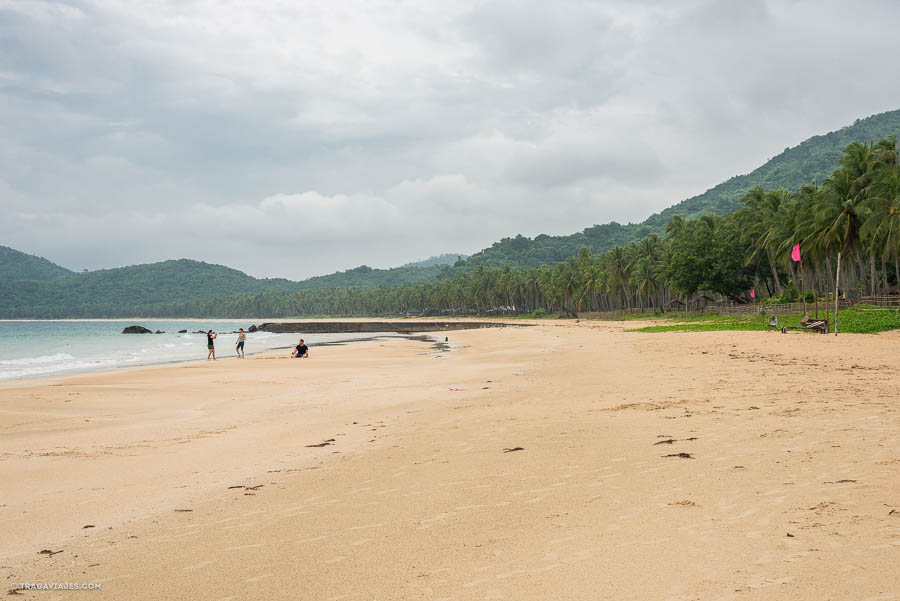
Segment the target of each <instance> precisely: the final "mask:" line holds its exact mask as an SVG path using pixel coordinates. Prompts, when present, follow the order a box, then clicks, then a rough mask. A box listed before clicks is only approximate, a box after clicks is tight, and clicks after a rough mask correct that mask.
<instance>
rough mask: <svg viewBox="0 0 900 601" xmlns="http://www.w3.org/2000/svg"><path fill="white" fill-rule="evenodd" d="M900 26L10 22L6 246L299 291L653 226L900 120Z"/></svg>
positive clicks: (155, 10) (226, 18) (757, 16)
mask: <svg viewBox="0 0 900 601" xmlns="http://www.w3.org/2000/svg"><path fill="white" fill-rule="evenodd" d="M898 22H900V5H898V3H895V2H889V1H884V2H874V1H871V2H870V1H862V2H855V3H850V2H845V1H834V2H829V1H822V0H817V1H810V2H806V1H800V0H796V1H791V0H785V1H782V2H776V1H770V2H764V1H753V0H741V1H726V0H723V1H721V2H708V1H678V2H674V1H673V2H666V1H663V0H645V1H643V2H639V1H634V0H627V1H621V2H613V1H611V2H580V1H565V0H561V1H557V2H546V1H545V0H537V1H533V2H532V1H525V0H523V1H509V2H504V1H500V2H471V1H469V0H453V1H447V2H421V1H419V0H409V1H407V0H384V1H382V0H372V1H365V2H363V1H361V0H357V1H352V2H351V1H344V0H328V1H327V2H325V1H322V2H300V1H295V0H291V1H279V0H268V1H266V2H255V1H246V2H241V1H228V0H220V1H212V0H83V1H82V0H73V1H70V2H50V1H44V0H0V244H3V245H7V246H12V247H14V248H18V249H20V250H24V251H26V252H29V253H33V254H38V255H42V256H46V257H47V258H49V259H51V260H53V261H56V262H58V263H60V264H62V265H64V266H66V267H69V268H72V269H79V270H80V269H83V268H89V269H95V268H100V267H112V266H119V265H125V264H133V263H141V262H149V261H157V260H163V259H168V258H180V257H189V258H196V259H201V260H205V261H209V262H214V263H223V264H226V265H230V266H233V267H237V268H239V269H242V270H244V271H247V272H248V273H250V274H252V275H256V276H285V277H291V278H301V277H306V276H311V275H316V274H322V273H328V272H331V271H334V270H338V269H347V268H350V267H354V266H357V265H359V264H363V263H365V264H368V265H371V266H375V267H389V266H394V265H399V264H402V263H405V262H407V261H410V260H415V259H420V258H425V257H428V256H430V255H435V254H440V253H443V252H462V253H471V252H473V251H477V250H479V249H481V248H483V247H485V246H489V245H490V244H491V243H492V242H493V241H495V240H497V239H499V238H501V237H503V236H509V235H515V234H516V233H522V234H526V235H531V236H533V235H536V234H539V233H550V234H568V233H572V232H575V231H578V230H581V229H583V228H585V227H587V226H589V225H592V224H594V223H605V222H608V221H611V220H617V221H620V222H628V221H641V220H643V219H644V218H646V217H647V216H648V215H650V214H651V213H653V212H655V211H658V210H660V209H663V208H665V207H667V206H669V205H671V204H673V203H675V202H678V201H680V200H682V199H684V198H686V197H688V196H691V195H694V194H697V193H700V192H702V191H704V190H706V189H707V188H709V187H711V186H713V185H715V184H717V183H719V182H721V181H723V180H725V179H727V178H728V177H730V176H732V175H736V174H738V173H744V172H747V171H750V170H752V169H754V168H755V167H757V166H759V165H760V164H762V163H763V162H765V161H766V160H767V159H768V158H770V157H771V156H773V155H775V154H777V153H779V152H781V150H783V149H784V148H785V147H787V146H792V145H795V144H797V143H799V142H801V141H802V140H804V139H805V138H807V137H809V136H811V135H815V134H818V133H824V132H826V131H830V130H834V129H837V128H839V127H842V126H844V125H847V124H849V123H851V122H852V121H853V120H854V119H856V118H858V117H865V116H868V115H870V114H873V113H877V112H882V111H886V110H892V109H896V108H900V78H898V77H896V62H897V56H900V52H898V51H900V36H897V35H896V26H897V24H898Z"/></svg>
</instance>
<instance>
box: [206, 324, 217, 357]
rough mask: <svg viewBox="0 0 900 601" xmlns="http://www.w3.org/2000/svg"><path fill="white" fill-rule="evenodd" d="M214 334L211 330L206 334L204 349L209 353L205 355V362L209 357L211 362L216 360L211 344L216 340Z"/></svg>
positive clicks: (214, 347)
mask: <svg viewBox="0 0 900 601" xmlns="http://www.w3.org/2000/svg"><path fill="white" fill-rule="evenodd" d="M216 336H218V334H216V333H215V332H213V331H212V330H210V331H209V332H207V333H206V348H207V349H209V352H208V353H207V354H206V360H207V361H209V359H210V357H212V360H213V361H215V360H216V345H214V344H213V340H215V339H216Z"/></svg>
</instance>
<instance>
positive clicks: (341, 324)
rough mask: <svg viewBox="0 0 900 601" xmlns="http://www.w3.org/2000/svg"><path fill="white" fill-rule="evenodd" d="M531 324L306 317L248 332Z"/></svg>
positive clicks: (437, 329) (439, 329)
mask: <svg viewBox="0 0 900 601" xmlns="http://www.w3.org/2000/svg"><path fill="white" fill-rule="evenodd" d="M527 325H528V324H511V323H503V322H494V321H418V320H410V321H304V322H288V323H263V324H260V325H259V326H250V328H249V329H248V330H247V331H248V332H257V331H259V332H274V333H277V334H355V333H366V334H371V333H376V332H397V333H400V334H412V333H415V332H442V331H445V330H477V329H480V328H504V327H506V328H509V327H522V326H527Z"/></svg>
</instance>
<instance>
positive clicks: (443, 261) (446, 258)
mask: <svg viewBox="0 0 900 601" xmlns="http://www.w3.org/2000/svg"><path fill="white" fill-rule="evenodd" d="M467 257H468V255H463V254H460V253H444V254H442V255H437V256H435V257H428V258H427V259H424V260H422V261H413V262H412V263H407V264H406V265H402V266H401V267H432V266H434V265H455V264H456V262H457V261H458V260H460V259H463V260H465V259H466V258H467Z"/></svg>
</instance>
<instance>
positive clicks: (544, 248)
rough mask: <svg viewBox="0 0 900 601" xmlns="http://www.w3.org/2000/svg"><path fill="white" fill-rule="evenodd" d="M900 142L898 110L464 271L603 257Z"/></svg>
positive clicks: (477, 259) (481, 259)
mask: <svg viewBox="0 0 900 601" xmlns="http://www.w3.org/2000/svg"><path fill="white" fill-rule="evenodd" d="M888 136H898V137H900V110H896V111H889V112H886V113H880V114H878V115H873V116H871V117H867V118H865V119H858V120H857V121H856V122H855V123H854V124H853V125H848V126H847V127H844V128H841V129H839V130H837V131H833V132H830V133H827V134H824V135H820V136H813V137H812V138H809V139H808V140H805V141H804V142H802V143H801V144H799V145H797V146H794V147H793V148H786V149H785V150H784V152H782V153H781V154H779V155H778V156H776V157H773V158H772V159H770V160H769V161H767V162H766V163H765V164H764V165H763V166H762V167H759V168H758V169H755V170H753V171H751V172H750V173H748V174H746V175H738V176H736V177H732V178H731V179H729V180H728V181H726V182H723V183H721V184H719V185H718V186H715V187H714V188H710V189H709V190H707V191H706V192H704V193H703V194H700V195H698V196H693V197H691V198H688V199H687V200H683V201H681V202H680V203H678V204H676V205H674V206H671V207H669V208H668V209H665V210H664V211H661V212H659V213H656V214H655V215H652V216H650V217H649V218H647V219H646V220H645V221H644V222H643V223H638V224H628V225H620V224H618V223H616V222H612V223H609V224H606V225H594V226H592V227H589V228H587V229H585V230H584V231H581V232H578V233H576V234H571V235H569V236H545V235H540V236H536V237H535V238H533V239H532V238H527V237H524V236H516V237H515V238H504V239H502V240H500V241H499V242H495V243H494V244H493V245H492V246H491V247H489V248H486V249H484V250H482V251H480V252H477V253H475V254H473V255H472V256H471V257H469V258H468V259H467V260H466V261H465V265H466V267H469V268H472V267H476V266H478V265H484V266H485V267H503V266H506V265H509V266H512V267H537V266H539V265H547V264H552V263H555V262H558V261H563V260H565V259H566V258H568V257H571V256H574V255H575V254H576V253H577V252H578V250H579V249H580V248H581V247H582V246H586V247H587V248H589V249H591V251H593V252H604V251H607V250H609V249H610V248H612V247H614V246H625V245H627V244H630V243H631V242H635V241H637V240H640V239H642V238H644V237H646V236H647V235H648V234H650V233H651V232H656V233H659V234H661V233H663V229H664V228H665V226H666V223H668V222H669V220H670V219H672V217H674V216H675V215H683V216H685V217H688V218H696V217H699V216H701V215H705V214H708V213H718V214H721V215H724V214H728V213H732V212H734V211H736V210H737V209H738V208H739V206H740V198H741V196H743V195H744V194H745V193H746V192H747V190H749V189H750V188H752V187H753V186H757V185H758V186H762V187H763V188H766V189H771V188H787V189H788V190H796V189H797V188H799V187H800V186H802V185H804V184H808V183H810V182H813V181H816V180H818V181H819V183H821V182H822V181H823V180H824V179H825V178H826V177H827V176H828V175H830V174H831V172H832V171H833V170H834V166H835V165H836V164H837V160H838V158H840V156H841V154H842V152H843V150H844V148H845V147H846V146H847V145H848V144H850V143H851V142H864V141H868V140H879V139H882V138H885V137H888Z"/></svg>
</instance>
